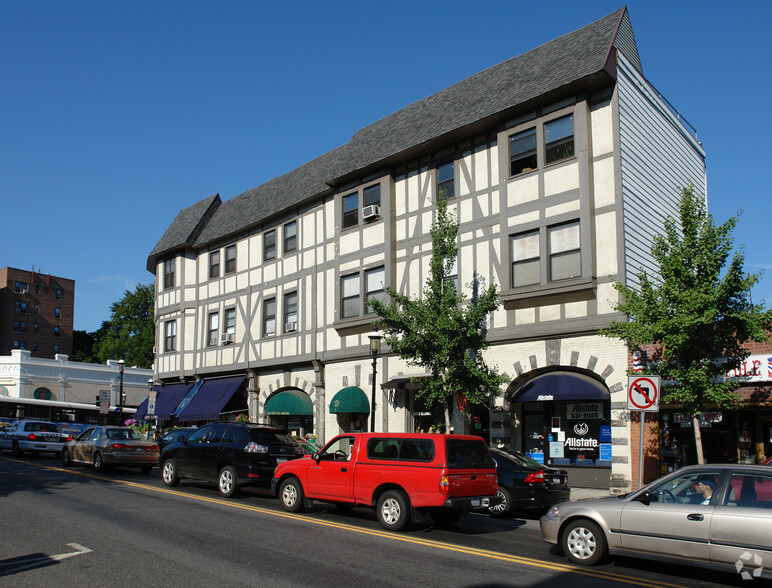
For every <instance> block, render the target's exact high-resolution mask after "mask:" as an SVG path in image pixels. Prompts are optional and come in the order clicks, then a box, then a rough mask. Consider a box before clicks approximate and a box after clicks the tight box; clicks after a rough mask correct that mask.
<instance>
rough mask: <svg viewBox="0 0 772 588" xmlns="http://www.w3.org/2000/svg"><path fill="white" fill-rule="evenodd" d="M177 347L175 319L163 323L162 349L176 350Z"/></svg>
mask: <svg viewBox="0 0 772 588" xmlns="http://www.w3.org/2000/svg"><path fill="white" fill-rule="evenodd" d="M176 349H177V321H166V322H165V323H164V351H176Z"/></svg>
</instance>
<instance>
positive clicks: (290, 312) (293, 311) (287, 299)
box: [282, 290, 300, 333]
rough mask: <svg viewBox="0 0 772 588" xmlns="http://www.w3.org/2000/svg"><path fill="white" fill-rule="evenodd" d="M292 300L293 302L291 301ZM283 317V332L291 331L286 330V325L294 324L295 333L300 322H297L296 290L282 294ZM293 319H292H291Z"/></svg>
mask: <svg viewBox="0 0 772 588" xmlns="http://www.w3.org/2000/svg"><path fill="white" fill-rule="evenodd" d="M293 298H294V301H293ZM283 303H284V304H283V308H282V311H283V317H284V332H285V333H289V332H291V331H288V330H287V325H288V324H289V323H292V322H294V323H295V330H296V331H297V330H298V329H299V327H300V321H299V320H298V317H299V315H298V292H297V290H293V291H292V292H286V293H285V294H284V300H283ZM293 317H294V318H293Z"/></svg>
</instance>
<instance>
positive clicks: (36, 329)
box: [32, 323, 38, 333]
mask: <svg viewBox="0 0 772 588" xmlns="http://www.w3.org/2000/svg"><path fill="white" fill-rule="evenodd" d="M32 330H33V331H34V332H35V333H37V332H38V324H37V323H32Z"/></svg>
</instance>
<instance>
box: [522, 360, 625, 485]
mask: <svg viewBox="0 0 772 588" xmlns="http://www.w3.org/2000/svg"><path fill="white" fill-rule="evenodd" d="M510 402H511V404H512V406H513V408H514V410H515V414H516V416H517V418H518V420H519V421H520V425H521V426H520V431H521V439H520V440H517V441H519V442H520V443H521V448H522V449H521V451H522V452H523V453H524V454H526V455H527V456H528V457H530V458H532V459H535V460H536V461H538V462H540V463H543V464H545V465H549V466H552V467H556V468H559V469H562V470H566V471H568V475H569V484H571V485H574V486H581V487H586V488H608V487H609V479H610V475H611V400H610V394H609V390H608V388H606V386H605V384H604V383H603V382H601V381H600V380H599V379H598V378H597V377H593V376H592V375H589V374H587V373H584V372H579V371H563V370H561V371H551V372H547V373H542V374H541V375H537V376H536V377H534V378H532V379H531V380H529V381H528V382H526V383H524V384H522V385H521V386H519V387H518V388H517V389H516V390H515V391H514V393H513V394H512V396H511V400H510Z"/></svg>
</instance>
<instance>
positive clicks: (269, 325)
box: [263, 298, 276, 335]
mask: <svg viewBox="0 0 772 588" xmlns="http://www.w3.org/2000/svg"><path fill="white" fill-rule="evenodd" d="M275 334H276V298H268V299H267V300H266V301H265V302H263V335H275Z"/></svg>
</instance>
